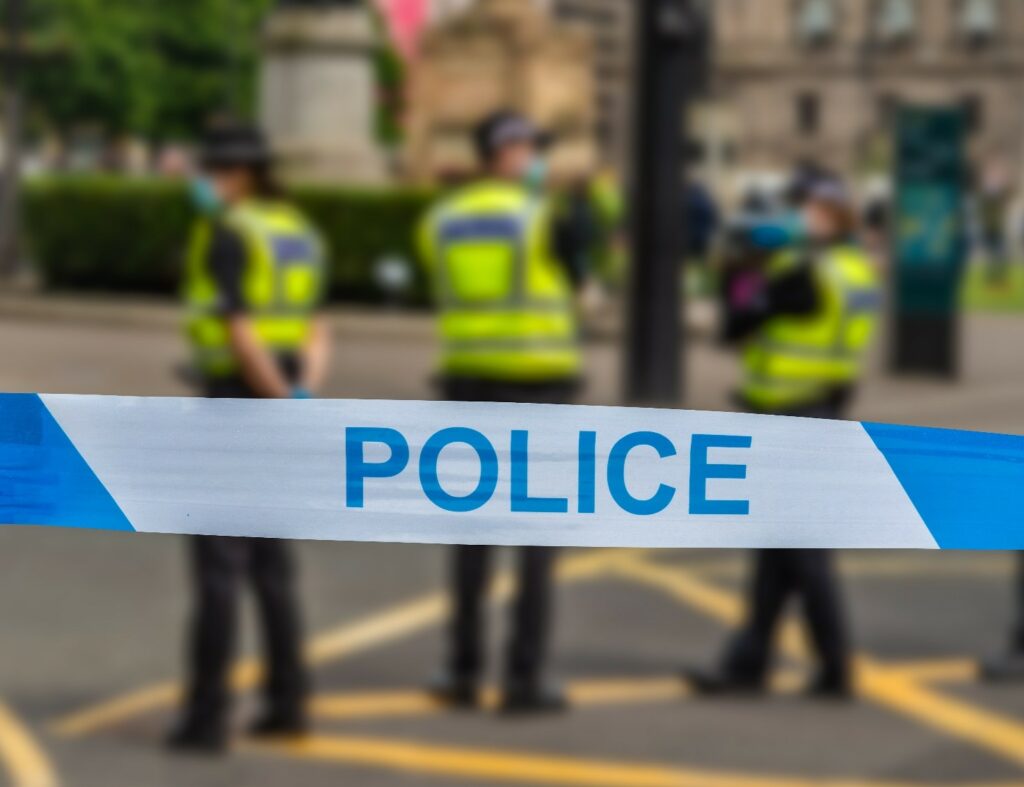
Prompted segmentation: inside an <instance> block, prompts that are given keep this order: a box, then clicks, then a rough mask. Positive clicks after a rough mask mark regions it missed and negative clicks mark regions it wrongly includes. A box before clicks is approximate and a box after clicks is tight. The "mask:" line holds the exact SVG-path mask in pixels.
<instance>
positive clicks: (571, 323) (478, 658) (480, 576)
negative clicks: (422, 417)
mask: <svg viewBox="0 0 1024 787" xmlns="http://www.w3.org/2000/svg"><path fill="white" fill-rule="evenodd" d="M546 142H547V140H546V138H545V135H544V134H542V133H541V132H540V131H539V130H538V129H537V128H536V127H535V126H534V125H533V124H532V123H531V122H530V121H529V120H528V119H527V118H525V117H523V116H521V115H519V114H517V113H515V112H510V111H503V112H498V113H496V114H494V115H493V116H491V117H490V118H488V119H487V120H486V121H484V122H483V123H482V124H480V126H479V127H478V128H477V130H476V145H477V149H478V154H479V156H480V160H481V163H482V165H483V167H484V169H485V175H484V176H483V177H482V178H481V179H480V180H478V181H476V182H474V183H472V184H470V185H468V186H465V187H463V188H462V189H460V190H458V191H456V192H455V193H454V194H452V195H451V196H449V197H448V198H447V199H444V200H443V201H442V202H441V203H440V204H439V205H437V206H436V207H434V209H433V210H431V211H430V213H429V215H428V216H427V218H426V219H425V221H424V224H423V226H422V228H421V236H420V243H421V248H422V255H423V257H424V260H425V262H426V264H427V266H428V267H429V270H430V272H431V276H432V279H433V282H434V290H435V293H436V299H437V305H438V309H439V328H440V340H441V344H442V351H441V379H442V385H443V391H444V395H445V397H446V398H447V399H449V400H451V401H466V402H532V403H546V404H547V403H549V404H560V403H566V402H568V401H570V399H571V398H572V396H573V392H574V389H575V387H576V385H577V381H578V380H579V377H580V366H581V359H580V348H579V346H578V337H577V322H576V315H575V307H574V283H575V284H578V283H579V273H578V272H577V271H574V270H573V269H572V267H571V263H570V262H569V260H570V259H572V258H578V257H579V256H580V255H578V254H575V253H573V250H571V249H569V248H567V246H568V245H569V244H570V243H571V240H570V241H567V240H566V237H568V236H567V234H566V233H565V232H562V231H560V229H559V227H558V225H557V222H556V221H555V218H554V216H553V211H552V206H551V203H550V201H549V200H548V199H546V198H545V196H544V191H543V184H544V180H545V159H544V157H543V149H544V147H545V146H546ZM491 552H492V550H491V548H489V547H486V546H460V547H456V548H455V552H454V566H453V572H454V577H453V580H454V596H455V597H454V607H453V620H452V623H451V640H450V654H449V659H448V662H447V666H446V669H445V670H444V672H443V674H442V675H441V676H440V677H439V678H438V680H437V681H436V683H435V684H434V686H433V687H432V688H433V691H434V694H435V695H436V696H437V697H438V698H439V699H440V700H442V701H443V702H446V703H448V704H451V705H454V706H461V707H472V706H475V705H476V704H477V702H478V700H479V683H478V681H479V680H480V678H481V672H482V670H483V656H482V647H483V642H482V640H483V631H482V623H483V621H482V617H483V612H484V606H485V604H486V598H485V596H486V584H487V578H488V575H489V570H490V560H491V558H492V554H491ZM554 559H555V553H554V550H552V549H550V548H542V547H526V548H523V549H522V550H521V551H520V554H519V561H520V562H519V590H518V596H517V598H516V600H515V602H514V605H513V613H512V632H511V640H510V643H509V647H508V653H507V659H506V663H505V673H504V694H503V700H502V709H503V710H504V711H506V712H510V713H517V712H520V713H523V712H543V711H554V710H560V709H562V708H563V707H564V706H565V698H564V696H563V694H562V692H561V691H560V690H559V689H558V688H556V687H555V686H553V685H551V684H550V683H548V682H546V681H545V680H544V676H543V674H542V668H543V666H544V657H545V650H546V646H547V640H548V627H549V626H548V624H549V607H550V602H551V583H552V571H553V563H554Z"/></svg>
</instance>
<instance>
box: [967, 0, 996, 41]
mask: <svg viewBox="0 0 1024 787" xmlns="http://www.w3.org/2000/svg"><path fill="white" fill-rule="evenodd" d="M999 17H1000V14H999V0H960V32H961V34H962V35H963V37H964V38H965V39H966V40H967V41H968V43H970V44H972V45H976V46H983V45H985V44H987V43H989V42H990V41H991V40H992V39H993V38H995V37H996V34H997V33H998V31H999Z"/></svg>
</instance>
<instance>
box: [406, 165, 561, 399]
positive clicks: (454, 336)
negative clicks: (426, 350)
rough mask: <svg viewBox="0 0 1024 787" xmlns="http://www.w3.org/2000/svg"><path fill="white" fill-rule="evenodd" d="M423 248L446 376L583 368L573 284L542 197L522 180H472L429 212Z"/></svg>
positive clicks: (531, 375)
mask: <svg viewBox="0 0 1024 787" xmlns="http://www.w3.org/2000/svg"><path fill="white" fill-rule="evenodd" d="M420 245H421V251H422V254H423V257H424V260H425V261H426V263H427V265H428V266H429V267H430V269H431V273H432V278H433V281H434V290H435V294H436V298H437V301H438V306H439V309H440V319H439V324H440V334H441V341H442V345H443V349H442V356H441V367H442V371H443V372H444V373H445V374H448V375H451V376H457V377H472V378H480V379H492V380H502V381H512V382H543V381H548V380H561V379H569V378H573V377H576V376H577V375H578V374H579V372H580V366H581V359H580V350H579V345H578V336H577V333H578V331H577V324H576V315H575V311H574V307H573V302H572V287H571V285H570V283H569V278H568V276H567V274H566V272H565V269H564V268H563V266H562V265H561V264H560V263H559V262H558V260H557V259H555V257H554V255H553V254H552V250H551V212H550V208H549V206H548V204H547V202H546V201H545V200H543V199H539V198H537V197H536V196H534V195H533V194H531V193H530V192H529V191H528V190H527V189H525V188H523V187H521V186H519V185H517V184H515V183H505V182H499V181H485V182H481V183H478V184H476V185H472V186H469V187H467V188H465V189H463V190H462V191H460V192H458V193H456V194H455V195H454V196H452V197H450V198H449V199H447V200H445V201H444V202H443V203H441V204H440V205H439V206H437V207H436V208H434V210H432V211H431V212H430V214H429V215H428V216H427V219H426V220H425V222H424V225H423V227H422V230H421V236H420Z"/></svg>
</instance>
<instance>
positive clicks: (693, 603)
mask: <svg viewBox="0 0 1024 787" xmlns="http://www.w3.org/2000/svg"><path fill="white" fill-rule="evenodd" d="M611 568H612V570H613V571H614V572H615V573H616V574H618V575H620V576H622V577H624V578H627V579H632V580H635V581H638V582H641V583H643V584H646V585H649V586H651V587H656V588H659V589H661V590H662V591H664V592H667V593H668V594H669V595H671V596H672V597H674V598H676V599H678V600H679V601H682V602H684V603H685V604H687V605H688V606H690V607H692V608H694V609H695V610H697V611H699V612H701V613H703V614H705V615H708V616H709V617H713V618H716V619H718V620H720V621H722V622H723V623H726V624H729V625H737V624H738V623H739V622H740V621H741V620H742V618H743V606H742V602H741V600H740V599H739V597H737V596H736V595H735V594H734V593H731V592H729V591H726V590H723V589H721V588H718V587H715V586H713V585H710V584H708V583H706V582H704V581H702V580H701V579H699V578H697V577H696V576H694V575H692V574H691V573H689V572H687V571H685V570H681V569H678V568H668V567H665V566H662V565H658V564H655V563H651V562H647V561H645V560H642V559H640V558H633V557H625V558H622V559H620V560H618V561H616V562H615V563H613V564H611ZM781 644H782V647H783V649H784V650H785V651H786V653H788V654H789V655H790V656H792V657H794V658H797V659H801V660H805V659H806V658H807V651H806V646H805V643H804V640H803V637H802V636H801V634H800V631H799V630H798V629H797V627H796V626H795V625H794V624H793V623H792V621H789V622H788V623H787V625H785V626H784V628H783V631H782V636H781ZM857 667H858V668H857V683H858V691H859V692H860V694H861V695H862V696H864V697H865V698H866V699H869V700H871V701H872V702H874V703H876V704H878V705H881V706H883V707H885V708H887V709H889V710H891V711H895V712H896V713H899V714H901V715H903V716H907V717H910V718H912V719H914V720H915V721H916V722H918V723H919V724H922V725H923V726H926V727H929V728H931V729H933V730H938V731H939V732H942V733H945V734H946V735H949V736H951V737H955V738H958V739H960V740H961V741H966V742H968V743H972V744H974V745H975V746H978V747H980V748H982V749H985V750H987V751H989V752H990V753H994V754H997V755H999V756H1000V757H1002V758H1003V759H1005V760H1009V761H1010V762H1013V763H1015V764H1016V765H1018V766H1021V767H1024V723H1021V722H1019V721H1017V720H1016V719H1011V718H1008V717H1005V716H1002V715H1000V714H997V713H994V712H991V711H988V710H983V709H981V708H979V707H977V706H975V705H971V704H970V703H967V702H964V701H961V700H958V699H953V698H951V697H947V696H945V695H943V694H941V693H939V692H937V691H935V690H934V689H932V688H930V687H928V686H926V685H924V684H923V683H920V682H918V681H916V680H915V679H914V678H913V676H912V674H908V673H905V672H901V671H900V670H899V669H898V668H895V669H893V668H889V667H888V666H886V665H885V664H883V663H881V662H879V661H876V660H875V659H873V658H871V657H870V656H866V655H862V656H859V657H858V659H857Z"/></svg>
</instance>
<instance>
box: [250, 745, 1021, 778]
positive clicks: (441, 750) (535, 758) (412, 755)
mask: <svg viewBox="0 0 1024 787" xmlns="http://www.w3.org/2000/svg"><path fill="white" fill-rule="evenodd" d="M261 749H262V750H265V751H279V752H281V753H285V754H289V755H291V756H295V757H304V758H310V759H316V760H325V761H330V762H339V763H345V764H348V765H362V766H371V767H377V768H384V769H387V770H393V771H402V772H406V773H415V774H425V773H429V774H434V775H437V776H444V777H446V778H452V777H461V778H466V779H489V780H494V781H505V782H526V783H535V784H551V785H586V787H866V785H869V784H870V785H871V786H872V787H911V786H910V785H909V784H907V783H903V782H900V783H897V782H869V781H865V780H863V779H831V778H813V779H806V778H805V779H793V778H789V777H782V778H776V777H762V776H748V775H744V774H738V773H737V774H732V773H717V772H710V771H700V770H691V769H684V768H676V767H674V766H660V765H646V764H642V763H621V762H610V761H603V760H583V759H575V758H570V757H558V756H545V755H538V754H534V753H529V752H515V751H500V750H487V749H469V748H462V747H454V746H433V745H430V744H422V743H410V742H403V741H394V740H383V739H378V738H363V737H349V736H344V737H341V736H339V737H333V736H323V735H316V736H311V737H308V738H303V739H302V740H301V741H294V742H287V743H281V744H276V745H273V746H267V747H261ZM914 787H920V785H914ZM991 787H995V785H992V786H991ZM1006 787H1009V785H1006ZM1017 787H1019V785H1018V786H1017Z"/></svg>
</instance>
